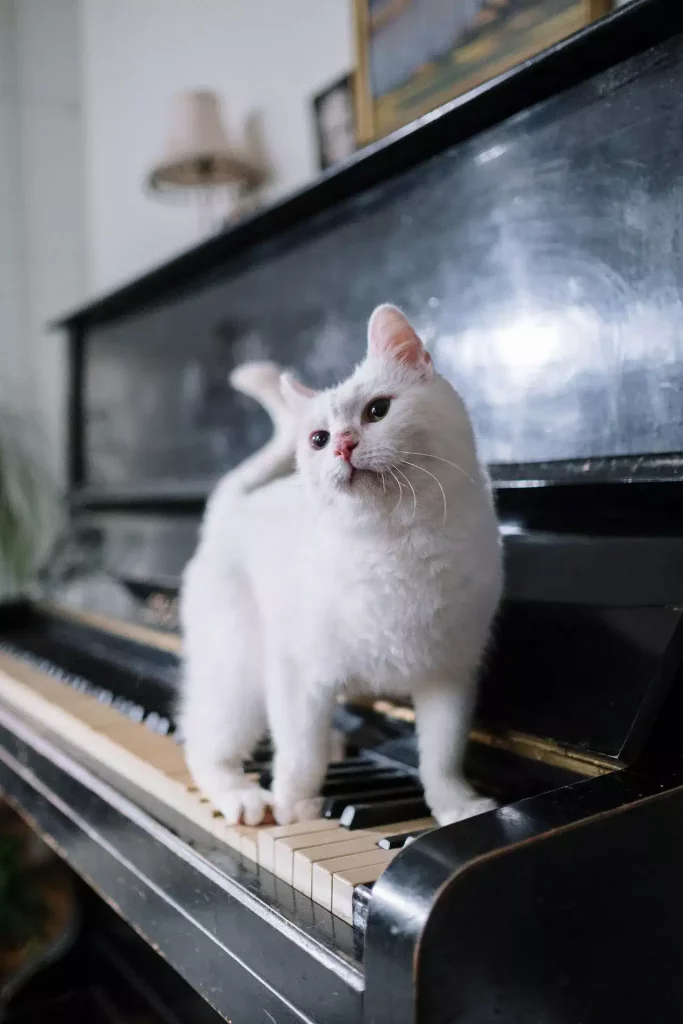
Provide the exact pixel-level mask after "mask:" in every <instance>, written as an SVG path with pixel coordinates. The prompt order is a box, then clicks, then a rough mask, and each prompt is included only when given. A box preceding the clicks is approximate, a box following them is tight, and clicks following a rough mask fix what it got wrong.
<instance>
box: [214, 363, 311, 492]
mask: <svg viewBox="0 0 683 1024" xmlns="http://www.w3.org/2000/svg"><path fill="white" fill-rule="evenodd" d="M281 372H282V371H281V370H280V367H279V366H277V365H276V364H275V363H267V362H262V363H243V364H242V365H241V366H238V367H237V369H236V370H233V372H232V374H231V375H230V383H231V384H232V386H233V387H234V388H235V390H236V391H240V392H241V393H242V394H243V395H248V396H249V397H250V398H253V399H255V401H257V402H258V403H259V404H260V405H262V406H263V408H264V409H265V410H266V412H267V413H268V415H269V416H270V418H271V420H272V422H273V434H272V437H271V438H270V440H269V441H267V442H266V444H265V445H264V446H263V448H260V449H259V450H258V451H257V452H255V453H254V454H253V455H250V456H249V458H247V459H245V460H244V462H242V463H240V465H239V466H237V467H236V468H235V469H234V470H232V472H231V473H229V474H228V475H227V476H226V477H225V484H226V486H229V488H230V490H232V491H235V492H238V493H240V494H248V493H249V492H250V491H253V490H256V488H257V487H263V485H264V484H267V483H269V482H270V481H271V480H275V479H276V478H277V477H280V476H285V475H286V474H287V473H291V472H293V470H294V453H295V447H296V439H295V431H294V427H295V418H294V416H293V414H292V412H291V410H290V409H289V407H288V405H287V403H286V402H285V400H284V398H283V397H282V392H281V390H280V375H281Z"/></svg>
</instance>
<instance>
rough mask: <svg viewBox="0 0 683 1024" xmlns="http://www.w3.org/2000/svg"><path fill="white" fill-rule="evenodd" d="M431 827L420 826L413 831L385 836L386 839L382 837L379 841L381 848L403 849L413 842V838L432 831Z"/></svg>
mask: <svg viewBox="0 0 683 1024" xmlns="http://www.w3.org/2000/svg"><path fill="white" fill-rule="evenodd" d="M432 831H433V829H431V828H418V829H414V830H413V831H412V832H399V833H398V835H395V836H385V837H384V839H380V841H379V842H378V843H377V845H378V846H379V848H380V850H401V849H403V847H404V846H405V844H406V843H407V842H412V840H413V839H417V838H418V836H424V835H426V834H427V832H432Z"/></svg>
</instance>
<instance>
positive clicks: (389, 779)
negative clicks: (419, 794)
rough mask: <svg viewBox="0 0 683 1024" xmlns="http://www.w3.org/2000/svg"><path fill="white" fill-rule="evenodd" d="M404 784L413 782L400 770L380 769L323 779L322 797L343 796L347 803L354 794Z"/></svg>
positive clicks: (402, 785)
mask: <svg viewBox="0 0 683 1024" xmlns="http://www.w3.org/2000/svg"><path fill="white" fill-rule="evenodd" d="M406 783H408V784H411V783H412V784H414V780H413V779H412V778H411V777H410V776H408V775H406V774H405V773H404V772H402V771H400V770H396V769H395V768H391V769H387V768H382V769H381V770H380V771H372V772H364V773H363V774H360V773H359V774H356V775H348V776H342V777H341V778H336V777H335V776H333V777H332V778H327V779H325V782H324V783H323V788H322V795H323V796H344V795H345V794H346V797H347V803H348V802H349V801H350V800H353V799H354V797H355V796H356V794H358V796H360V795H361V794H363V793H365V792H366V791H370V790H373V789H396V788H399V789H400V788H403V787H404V786H405V785H406Z"/></svg>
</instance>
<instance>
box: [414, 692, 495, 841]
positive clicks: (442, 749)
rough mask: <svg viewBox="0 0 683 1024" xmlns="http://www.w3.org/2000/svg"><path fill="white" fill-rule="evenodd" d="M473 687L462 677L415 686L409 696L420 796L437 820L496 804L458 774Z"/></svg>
mask: <svg viewBox="0 0 683 1024" xmlns="http://www.w3.org/2000/svg"><path fill="white" fill-rule="evenodd" d="M473 698H474V687H473V685H472V683H471V682H470V680H469V679H468V680H467V681H466V683H465V684H464V685H460V686H458V685H457V684H455V683H453V682H451V681H444V682H437V683H429V684H426V685H421V686H419V687H417V688H416V690H415V692H414V694H413V699H414V704H415V713H416V721H417V738H418V746H419V751H420V778H421V780H422V785H423V787H424V791H425V799H426V801H427V803H428V804H429V807H430V808H431V811H432V814H433V815H434V817H435V818H436V819H437V821H438V822H439V824H440V825H448V824H450V823H451V822H454V821H461V820H462V819H464V818H470V817H472V816H473V815H475V814H483V813H484V811H491V810H494V809H495V807H496V803H495V801H494V800H489V799H488V798H486V797H481V796H479V795H478V794H477V793H475V791H474V790H473V789H472V787H471V786H470V784H469V783H468V782H467V781H466V780H465V778H464V777H463V774H462V763H463V758H464V754H465V747H466V745H467V737H468V733H469V726H470V718H471V708H472V701H473Z"/></svg>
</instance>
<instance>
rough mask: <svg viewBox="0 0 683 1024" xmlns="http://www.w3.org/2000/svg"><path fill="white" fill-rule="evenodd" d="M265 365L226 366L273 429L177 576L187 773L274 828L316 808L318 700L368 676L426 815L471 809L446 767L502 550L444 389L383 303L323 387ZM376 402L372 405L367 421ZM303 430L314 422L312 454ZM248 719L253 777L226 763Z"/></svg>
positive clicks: (218, 497) (457, 756) (320, 758)
mask: <svg viewBox="0 0 683 1024" xmlns="http://www.w3.org/2000/svg"><path fill="white" fill-rule="evenodd" d="M278 380H279V371H278V370H277V368H276V367H274V366H272V365H271V364H257V365H249V366H245V367H241V368H240V369H239V370H238V371H237V372H236V374H235V375H234V377H233V383H234V384H235V386H236V387H238V388H239V389H240V390H242V391H244V392H246V393H248V394H251V395H253V396H254V397H257V398H259V400H260V401H261V402H262V403H263V404H264V406H266V408H267V409H268V410H269V412H270V414H271V417H272V418H273V421H274V425H275V432H274V436H273V439H272V440H271V441H270V442H269V444H268V445H266V447H265V448H263V449H262V450H261V451H260V452H258V453H256V455H255V456H252V457H251V458H250V459H248V460H247V461H246V462H244V463H242V465H241V466H239V467H238V468H237V469H236V470H234V471H233V472H231V473H228V474H227V475H226V476H225V477H224V478H223V480H222V481H221V482H220V483H219V484H218V486H217V488H216V490H215V492H214V493H213V495H212V497H211V499H210V501H209V503H208V506H207V511H206V516H205V519H204V523H203V527H202V531H201V536H200V542H199V545H198V548H197V551H196V553H195V555H194V557H193V559H192V561H191V562H190V564H189V565H188V567H187V570H186V573H185V579H184V585H183V590H182V601H181V615H182V626H183V632H184V652H185V680H184V687H183V694H182V699H181V708H180V711H181V729H182V732H183V735H184V738H185V743H186V752H187V757H188V762H189V765H190V769H191V771H192V774H193V775H194V777H195V779H196V781H197V784H198V785H199V786H200V787H201V788H202V789H203V790H204V792H205V793H206V795H207V796H208V797H209V798H210V799H211V800H212V801H213V803H214V804H215V805H216V806H217V807H218V808H220V810H221V811H222V812H223V814H224V815H225V817H226V819H227V820H228V821H229V822H232V823H234V822H237V821H240V820H241V821H244V822H246V823H247V824H256V823H258V822H260V821H261V820H263V817H264V816H265V814H266V813H267V809H268V808H269V807H270V808H272V810H273V813H274V816H275V818H276V820H277V821H278V822H280V823H283V824H284V823H288V822H291V821H295V820H306V819H307V818H310V817H315V816H316V815H317V814H318V813H319V809H320V800H319V798H318V794H319V792H320V787H321V783H322V781H323V778H324V775H325V769H326V765H327V759H328V749H329V748H328V741H329V734H330V718H331V713H332V710H333V706H334V702H335V699H336V697H337V695H338V694H339V693H340V692H343V691H346V692H350V693H355V692H358V691H365V692H368V691H369V692H371V693H378V694H379V693H382V694H389V695H395V696H397V697H408V696H410V697H412V699H413V701H414V705H415V710H416V715H417V735H418V742H419V752H420V772H421V777H422V781H423V784H424V788H425V794H426V798H427V801H428V803H429V806H430V807H431V808H432V811H433V813H434V814H435V815H436V817H437V818H438V820H439V821H440V822H441V823H442V824H443V823H446V822H450V821H455V820H459V819H461V818H465V817H468V816H470V815H472V814H477V813H480V812H482V811H484V810H489V809H490V808H491V807H493V806H494V805H493V803H492V801H490V800H487V799H483V798H480V797H479V796H477V794H476V793H474V792H473V790H472V789H471V788H470V786H469V785H468V784H467V782H466V781H465V780H464V779H463V777H462V774H461V764H462V756H463V750H464V746H465V742H466V738H467V733H468V726H469V721H470V712H471V708H472V702H473V698H474V696H475V678H476V673H477V669H478V666H479V662H480V659H481V655H482V652H483V650H484V647H485V644H486V641H487V637H488V634H489V629H490V625H491V620H492V618H493V615H494V613H495V610H496V606H497V603H498V600H499V595H500V590H501V577H502V572H501V551H500V541H499V534H498V528H497V523H496V517H495V513H494V508H493V503H492V498H491V491H490V486H489V482H488V479H487V476H486V473H485V471H484V469H483V468H482V466H481V465H480V464H479V462H478V459H477V454H476V449H475V444H474V439H473V435H472V429H471V426H470V421H469V418H468V415H467V412H466V410H465V407H464V405H463V402H462V401H461V399H460V398H459V396H458V395H457V393H456V392H455V391H454V390H453V388H452V387H451V385H450V384H449V383H448V382H447V381H446V380H444V378H443V377H441V376H439V374H437V373H436V372H435V370H434V368H433V366H432V363H431V359H430V358H429V355H428V354H427V352H426V350H425V349H424V347H423V345H422V343H421V342H420V340H419V338H418V337H417V335H416V334H415V333H414V331H413V330H412V328H411V327H410V325H409V323H408V321H407V320H406V319H405V317H404V316H403V315H402V314H401V313H400V312H399V311H398V310H396V309H395V308H394V307H391V306H380V307H379V308H378V309H377V310H375V312H374V314H373V316H372V318H371V320H370V325H369V330H368V352H367V356H366V358H365V360H364V361H363V363H361V364H360V366H358V367H357V369H356V370H355V372H354V373H353V374H352V376H351V377H350V378H349V379H348V380H346V381H345V382H344V383H342V384H340V385H339V386H338V387H335V388H332V389H330V390H327V391H323V392H321V393H313V392H311V391H309V390H308V389H306V388H304V387H303V386H302V385H300V384H298V383H297V382H296V381H294V380H293V379H292V378H289V377H285V378H284V379H283V382H282V391H280V389H279V387H278ZM378 397H383V398H385V397H388V398H390V399H391V404H390V407H389V411H388V413H387V414H386V416H385V417H384V418H382V419H380V420H378V421H376V422H368V413H367V409H368V405H369V403H371V402H372V401H373V400H374V399H376V398H378ZM318 430H325V431H329V433H330V435H331V438H330V441H329V443H328V444H327V445H326V446H325V447H324V448H322V450H316V449H315V448H314V447H313V446H312V444H311V440H310V438H311V434H312V433H314V432H315V431H318ZM340 434H341V435H347V441H348V442H349V444H353V443H356V447H354V448H353V449H352V450H351V448H350V447H349V444H347V445H346V447H344V444H343V437H342V439H341V441H340V439H339V435H340ZM295 451H296V464H297V470H296V472H294V473H292V472H291V466H292V457H293V455H294V453H295ZM335 451H337V452H338V453H339V452H341V454H335ZM288 472H289V475H286V476H284V478H282V479H274V478H275V477H277V476H279V475H281V474H283V473H288ZM267 727H270V730H271V735H272V738H273V741H274V745H275V761H274V776H273V785H272V792H264V791H262V790H261V789H259V787H258V786H257V785H256V784H253V783H251V782H250V781H249V780H247V779H246V778H245V777H244V775H243V773H242V768H241V761H242V760H243V759H244V758H246V757H248V756H249V754H250V752H251V750H252V748H253V746H254V744H255V743H256V742H257V741H258V740H259V738H260V737H261V736H262V735H263V734H264V732H265V730H266V728H267Z"/></svg>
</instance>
